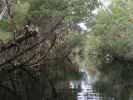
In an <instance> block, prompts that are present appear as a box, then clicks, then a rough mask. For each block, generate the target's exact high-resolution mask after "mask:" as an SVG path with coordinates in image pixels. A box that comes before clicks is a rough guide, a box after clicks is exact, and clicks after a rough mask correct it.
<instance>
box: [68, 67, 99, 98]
mask: <svg viewBox="0 0 133 100" xmlns="http://www.w3.org/2000/svg"><path fill="white" fill-rule="evenodd" d="M80 73H81V74H82V79H81V80H79V81H71V82H70V88H71V89H76V90H80V91H78V92H77V100H101V96H100V94H99V93H96V92H95V91H94V89H93V83H94V81H95V79H94V78H92V77H91V76H90V75H89V74H88V72H87V71H86V70H85V69H81V70H80Z"/></svg>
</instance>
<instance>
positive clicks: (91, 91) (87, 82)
mask: <svg viewBox="0 0 133 100" xmlns="http://www.w3.org/2000/svg"><path fill="white" fill-rule="evenodd" d="M80 73H81V75H82V78H81V79H80V80H78V81H69V82H64V83H61V84H59V85H58V88H57V93H58V97H57V100H133V91H132V90H133V87H132V85H127V86H123V85H121V84H116V86H111V85H108V84H107V83H106V82H105V83H104V82H100V81H95V79H94V78H92V77H90V75H89V74H88V73H87V71H86V70H83V69H82V70H81V71H80Z"/></svg>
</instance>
